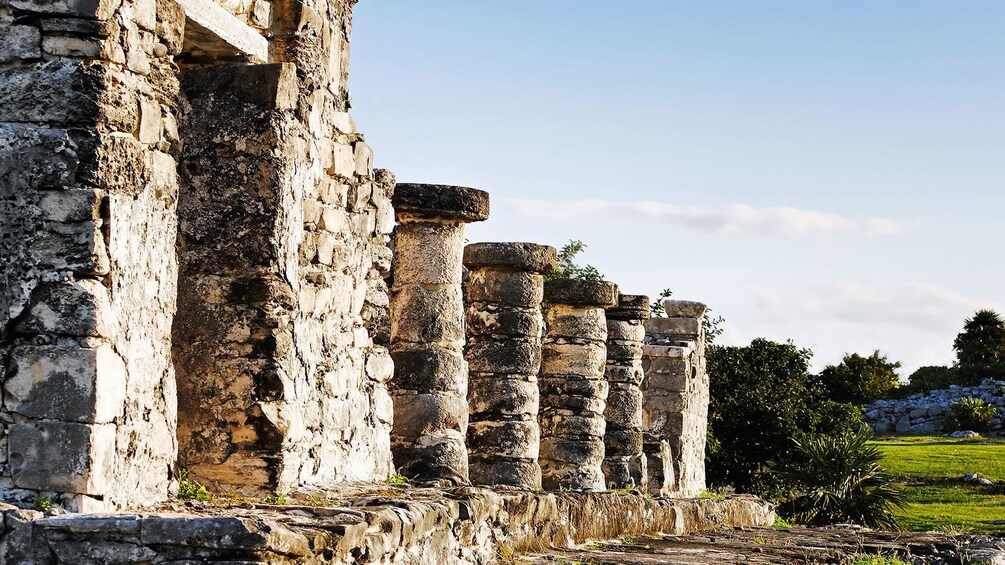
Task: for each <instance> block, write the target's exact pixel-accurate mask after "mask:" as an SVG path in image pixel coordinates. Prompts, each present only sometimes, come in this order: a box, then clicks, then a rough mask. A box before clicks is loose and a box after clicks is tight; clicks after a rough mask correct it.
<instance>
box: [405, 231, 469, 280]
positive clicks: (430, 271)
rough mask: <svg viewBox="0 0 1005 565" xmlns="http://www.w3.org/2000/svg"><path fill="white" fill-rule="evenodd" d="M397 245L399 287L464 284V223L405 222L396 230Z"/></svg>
mask: <svg viewBox="0 0 1005 565" xmlns="http://www.w3.org/2000/svg"><path fill="white" fill-rule="evenodd" d="M394 245H395V251H396V254H395V260H394V267H393V268H394V286H395V288H399V287H402V286H405V285H410V284H430V285H431V284H460V282H461V270H462V264H461V253H462V251H461V250H462V249H463V247H464V226H463V225H460V224H458V225H444V224H439V223H433V222H416V223H408V224H402V225H400V226H398V228H397V229H396V230H395V235H394ZM406 258H407V260H406Z"/></svg>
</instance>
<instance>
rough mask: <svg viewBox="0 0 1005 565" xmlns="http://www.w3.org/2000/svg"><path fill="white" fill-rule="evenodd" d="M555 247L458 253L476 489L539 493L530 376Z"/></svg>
mask: <svg viewBox="0 0 1005 565" xmlns="http://www.w3.org/2000/svg"><path fill="white" fill-rule="evenodd" d="M556 262H557V253H556V251H555V248H554V247H549V246H544V245H535V244H533V243H474V244H471V245H468V246H466V247H465V248H464V266H465V267H467V268H468V269H469V271H470V278H469V280H468V282H467V285H466V286H465V302H466V304H467V308H466V310H465V329H466V332H467V345H466V348H465V353H464V356H465V358H466V359H467V361H468V369H469V373H468V378H469V382H468V387H469V390H468V404H469V412H470V419H469V423H468V425H469V427H468V437H467V449H468V460H469V461H468V464H469V471H470V478H471V481H472V482H473V483H474V484H478V485H509V486H518V487H525V488H529V489H540V488H541V466H540V465H539V464H538V462H537V459H538V455H539V453H540V445H541V431H540V427H539V425H538V421H537V419H538V408H539V401H540V397H539V393H538V383H537V375H538V372H539V371H540V370H541V339H542V335H541V334H542V328H543V327H544V320H543V319H542V316H541V301H542V299H543V297H544V275H545V274H549V273H551V272H552V271H554V269H555V266H556Z"/></svg>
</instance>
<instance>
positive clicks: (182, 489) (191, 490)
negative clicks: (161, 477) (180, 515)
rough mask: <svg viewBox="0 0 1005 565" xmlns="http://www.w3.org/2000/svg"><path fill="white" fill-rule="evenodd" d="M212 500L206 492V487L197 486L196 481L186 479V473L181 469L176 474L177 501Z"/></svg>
mask: <svg viewBox="0 0 1005 565" xmlns="http://www.w3.org/2000/svg"><path fill="white" fill-rule="evenodd" d="M210 498H212V495H211V494H210V493H209V491H208V490H206V487H204V486H202V485H201V484H199V482H198V481H194V480H192V479H190V478H188V471H187V470H185V469H182V470H181V471H180V472H179V473H178V499H179V500H202V501H206V500H209V499H210Z"/></svg>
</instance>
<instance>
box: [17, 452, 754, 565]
mask: <svg viewBox="0 0 1005 565" xmlns="http://www.w3.org/2000/svg"><path fill="white" fill-rule="evenodd" d="M509 471H510V472H512V473H521V472H533V470H532V469H528V468H526V467H525V466H524V465H523V462H521V461H514V462H513V464H512V465H511V466H510V468H509ZM389 492H390V494H388V493H389ZM297 502H298V501H297V500H294V499H291V504H288V505H285V506H275V505H258V504H246V505H244V506H243V507H236V506H230V507H211V508H202V509H200V511H199V512H196V513H192V512H186V513H180V512H177V511H175V512H168V511H156V512H144V513H142V514H93V515H87V516H80V515H64V516H54V517H43V515H42V514H41V513H38V512H33V511H28V510H18V509H14V508H11V507H8V508H3V509H0V511H2V513H3V523H4V524H5V528H4V529H3V530H2V531H0V560H3V561H4V562H6V563H26V564H27V563H37V564H39V565H42V564H44V565H55V564H56V563H75V564H77V563H79V564H81V565H105V564H113V563H123V564H125V563H145V562H150V563H159V562H163V563H190V562H214V563H251V562H256V563H257V562H268V563H285V562H303V563H333V564H343V563H344V564H348V563H355V564H360V563H363V564H371V563H372V564H376V563H414V564H418V563H478V564H488V563H493V562H496V561H497V560H498V551H499V547H500V546H505V547H506V548H507V549H506V551H508V552H510V553H512V554H514V555H519V554H522V553H526V552H529V551H532V552H536V551H540V550H541V548H543V547H548V548H552V549H550V551H557V548H572V547H577V546H582V544H584V543H586V542H587V541H588V540H603V539H611V538H617V539H623V538H628V537H634V538H637V537H639V536H641V535H644V534H652V535H658V534H666V535H670V536H680V535H684V534H688V533H691V532H695V531H699V530H706V529H712V528H722V527H734V526H735V527H749V526H758V525H764V526H766V525H770V524H771V522H772V520H773V519H774V513H773V511H772V507H771V505H769V504H768V503H766V502H764V501H761V500H758V499H755V498H751V497H732V498H727V499H722V500H718V499H698V500H668V499H653V498H647V497H644V496H640V495H638V494H627V495H618V494H590V493H549V494H544V493H540V492H531V491H522V492H521V491H514V490H512V489H510V490H508V491H505V492H493V491H491V490H488V489H483V488H471V487H465V488H455V489H450V490H446V491H443V490H434V489H415V488H408V489H399V488H397V487H389V486H385V485H382V486H378V487H375V488H373V489H368V490H364V491H360V492H354V493H352V494H339V495H336V496H334V497H333V499H331V500H330V501H329V503H328V504H326V505H324V506H314V505H306V504H298V503H297ZM333 534H334V535H333ZM615 560H617V559H615Z"/></svg>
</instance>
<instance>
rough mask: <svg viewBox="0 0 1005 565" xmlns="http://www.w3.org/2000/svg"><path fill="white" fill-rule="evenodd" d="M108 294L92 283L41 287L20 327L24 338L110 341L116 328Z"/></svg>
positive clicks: (96, 283) (54, 284) (68, 282)
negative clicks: (101, 338)
mask: <svg viewBox="0 0 1005 565" xmlns="http://www.w3.org/2000/svg"><path fill="white" fill-rule="evenodd" d="M114 324H115V321H114V320H113V319H112V318H111V307H110V305H109V302H108V291H107V290H106V289H105V287H104V285H102V284H101V283H100V282H98V281H96V280H92V279H82V280H78V281H61V282H54V283H47V284H42V285H39V286H38V287H36V288H35V291H34V292H33V293H32V295H31V299H30V302H29V305H28V308H27V315H25V316H23V317H22V318H21V319H20V321H19V322H18V324H17V326H16V331H17V332H18V333H21V334H53V335H64V336H79V337H84V336H94V337H108V336H109V335H111V332H112V330H113V328H114Z"/></svg>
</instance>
